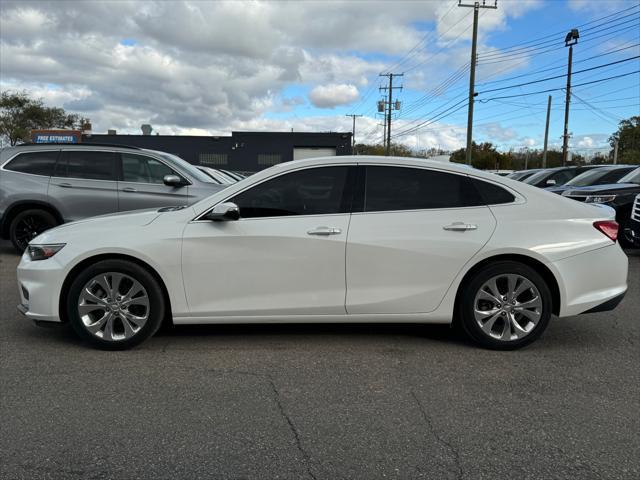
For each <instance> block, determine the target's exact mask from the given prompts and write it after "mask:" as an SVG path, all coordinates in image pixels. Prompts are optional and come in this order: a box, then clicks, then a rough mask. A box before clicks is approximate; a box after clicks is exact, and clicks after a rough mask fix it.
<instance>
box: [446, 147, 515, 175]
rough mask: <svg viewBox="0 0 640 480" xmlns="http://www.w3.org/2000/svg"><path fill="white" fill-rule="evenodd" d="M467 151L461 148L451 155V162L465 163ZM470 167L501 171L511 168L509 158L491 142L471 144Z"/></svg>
mask: <svg viewBox="0 0 640 480" xmlns="http://www.w3.org/2000/svg"><path fill="white" fill-rule="evenodd" d="M466 154H467V149H466V148H461V149H460V150H456V151H455V152H453V153H452V154H451V161H452V162H456V163H466ZM471 165H472V166H473V167H475V168H479V169H481V170H501V169H510V168H511V158H510V157H509V156H506V155H504V154H502V153H500V152H498V150H497V149H496V147H495V146H494V145H493V144H492V143H491V142H483V143H479V144H478V143H475V142H473V143H472V146H471Z"/></svg>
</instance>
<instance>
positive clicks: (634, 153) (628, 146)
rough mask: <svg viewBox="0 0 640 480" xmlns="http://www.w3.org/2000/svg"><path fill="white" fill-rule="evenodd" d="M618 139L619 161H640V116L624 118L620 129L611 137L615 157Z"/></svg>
mask: <svg viewBox="0 0 640 480" xmlns="http://www.w3.org/2000/svg"><path fill="white" fill-rule="evenodd" d="M616 141H617V142H618V163H631V164H634V163H640V116H635V117H631V118H628V119H626V120H622V121H621V122H620V123H619V124H618V131H617V132H615V133H614V134H613V135H611V136H610V137H609V145H611V152H610V153H609V155H610V156H611V158H613V152H614V149H615V144H616Z"/></svg>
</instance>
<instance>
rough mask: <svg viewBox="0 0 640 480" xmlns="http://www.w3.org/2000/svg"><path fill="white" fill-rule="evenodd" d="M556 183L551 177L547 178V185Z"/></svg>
mask: <svg viewBox="0 0 640 480" xmlns="http://www.w3.org/2000/svg"><path fill="white" fill-rule="evenodd" d="M556 183H558V182H556V181H555V180H554V179H553V178H550V179H549V180H547V185H548V186H550V187H552V186H553V185H555V184H556Z"/></svg>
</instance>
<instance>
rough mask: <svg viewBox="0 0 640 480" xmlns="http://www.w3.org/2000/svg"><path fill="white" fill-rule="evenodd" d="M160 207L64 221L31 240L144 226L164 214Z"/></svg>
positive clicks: (38, 241)
mask: <svg viewBox="0 0 640 480" xmlns="http://www.w3.org/2000/svg"><path fill="white" fill-rule="evenodd" d="M159 210H163V209H158V208H152V209H145V210H132V211H130V212H120V213H109V214H107V215H99V216H97V217H89V218H85V219H82V220H78V221H76V222H70V223H64V224H62V225H60V226H58V227H55V228H52V229H51V230H47V231H45V232H43V233H41V234H40V235H38V236H37V237H36V238H34V239H33V240H31V242H30V243H33V244H43V243H56V242H60V243H63V242H66V241H67V240H65V239H67V238H69V239H71V238H73V237H74V235H75V234H76V233H79V232H80V231H82V232H83V233H84V232H87V231H88V230H91V231H93V232H98V231H101V230H103V229H107V230H110V229H113V227H114V226H115V225H117V226H118V228H120V227H144V226H145V225H149V224H150V223H151V222H153V221H154V220H155V219H156V218H158V217H159V216H160V215H162V212H160V211H159Z"/></svg>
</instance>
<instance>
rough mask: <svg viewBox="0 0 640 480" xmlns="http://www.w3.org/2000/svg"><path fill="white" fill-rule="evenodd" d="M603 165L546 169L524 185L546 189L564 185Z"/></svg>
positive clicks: (530, 178)
mask: <svg viewBox="0 0 640 480" xmlns="http://www.w3.org/2000/svg"><path fill="white" fill-rule="evenodd" d="M600 166H601V165H585V166H581V167H556V168H545V169H544V170H540V171H539V172H537V173H534V174H533V175H531V176H530V177H529V178H527V179H525V180H523V181H524V183H528V184H529V185H533V186H534V187H539V188H545V187H555V186H559V185H564V184H565V183H567V182H568V181H569V180H571V179H572V178H574V177H577V176H578V175H580V174H581V173H584V172H586V171H588V170H591V169H593V168H597V167H600Z"/></svg>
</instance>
